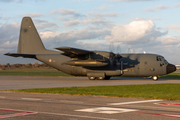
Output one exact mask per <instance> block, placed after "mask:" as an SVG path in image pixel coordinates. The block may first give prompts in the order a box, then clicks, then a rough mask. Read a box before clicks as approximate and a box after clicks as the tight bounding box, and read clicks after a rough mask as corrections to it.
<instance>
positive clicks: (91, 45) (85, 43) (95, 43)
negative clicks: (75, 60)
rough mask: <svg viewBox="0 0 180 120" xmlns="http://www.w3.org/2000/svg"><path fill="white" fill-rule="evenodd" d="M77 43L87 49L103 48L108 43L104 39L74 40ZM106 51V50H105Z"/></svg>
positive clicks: (107, 45) (105, 47)
mask: <svg viewBox="0 0 180 120" xmlns="http://www.w3.org/2000/svg"><path fill="white" fill-rule="evenodd" d="M75 43H76V44H77V45H80V46H81V48H83V49H87V48H88V49H89V50H103V49H106V50H107V48H108V47H109V43H107V42H104V41H93V42H92V41H82V40H77V41H76V42H75ZM107 51H108V50H107Z"/></svg>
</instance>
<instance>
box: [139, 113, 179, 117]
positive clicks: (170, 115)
mask: <svg viewBox="0 0 180 120" xmlns="http://www.w3.org/2000/svg"><path fill="white" fill-rule="evenodd" d="M138 113H141V114H149V115H159V116H166V117H174V118H180V115H172V114H159V113H144V112H138Z"/></svg>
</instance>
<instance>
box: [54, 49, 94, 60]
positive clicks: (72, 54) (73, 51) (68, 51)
mask: <svg viewBox="0 0 180 120" xmlns="http://www.w3.org/2000/svg"><path fill="white" fill-rule="evenodd" d="M55 49H57V50H61V51H63V52H64V53H62V55H65V56H68V57H71V58H74V57H77V56H81V55H86V54H90V53H93V51H89V50H82V49H77V48H71V47H59V48H55Z"/></svg>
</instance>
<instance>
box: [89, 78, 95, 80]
mask: <svg viewBox="0 0 180 120" xmlns="http://www.w3.org/2000/svg"><path fill="white" fill-rule="evenodd" d="M88 78H89V80H95V79H96V78H95V77H88Z"/></svg>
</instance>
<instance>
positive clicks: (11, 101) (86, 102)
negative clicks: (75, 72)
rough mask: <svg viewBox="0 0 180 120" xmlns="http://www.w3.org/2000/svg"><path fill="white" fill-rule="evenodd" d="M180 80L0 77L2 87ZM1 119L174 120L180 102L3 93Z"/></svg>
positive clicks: (121, 83)
mask: <svg viewBox="0 0 180 120" xmlns="http://www.w3.org/2000/svg"><path fill="white" fill-rule="evenodd" d="M160 83H180V80H170V79H160V80H159V81H153V80H151V79H141V78H138V79H130V78H112V79H111V80H95V81H90V80H88V79H87V78H86V77H22V76H16V77H15V76H0V89H1V90H10V89H22V88H51V87H71V86H105V85H129V84H160ZM0 118H4V119H8V120H9V119H10V120H24V119H26V120H32V119H43V120H49V119H53V120H56V119H58V120H59V119H60V120H120V119H123V120H131V119H133V120H136V119H137V120H139V119H146V120H151V119H158V120H161V119H163V120H174V119H177V118H180V101H165V100H148V99H135V98H118V97H101V96H81V95H61V94H38V93H11V92H0Z"/></svg>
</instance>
